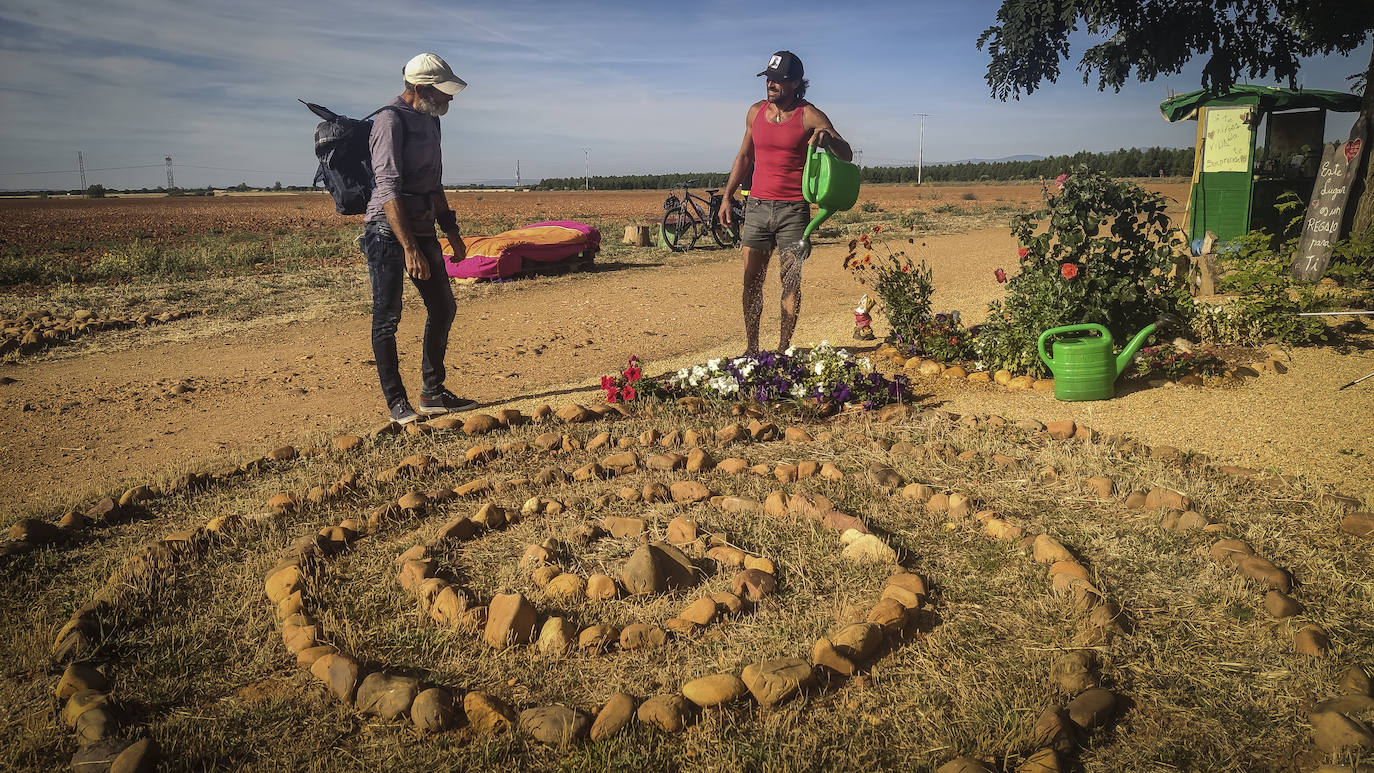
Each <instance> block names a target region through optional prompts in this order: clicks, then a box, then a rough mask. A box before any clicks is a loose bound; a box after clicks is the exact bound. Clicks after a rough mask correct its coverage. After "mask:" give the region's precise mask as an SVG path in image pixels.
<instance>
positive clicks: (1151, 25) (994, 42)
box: [978, 0, 1374, 100]
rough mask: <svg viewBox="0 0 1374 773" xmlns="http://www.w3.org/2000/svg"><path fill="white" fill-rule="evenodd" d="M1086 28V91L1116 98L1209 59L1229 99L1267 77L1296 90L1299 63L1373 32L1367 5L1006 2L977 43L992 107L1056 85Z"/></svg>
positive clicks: (1214, 80) (1209, 69)
mask: <svg viewBox="0 0 1374 773" xmlns="http://www.w3.org/2000/svg"><path fill="white" fill-rule="evenodd" d="M1080 20H1081V23H1082V27H1084V28H1086V29H1087V30H1089V31H1091V32H1093V33H1095V34H1096V35H1097V36H1099V37H1100V38H1102V42H1101V43H1098V44H1097V45H1094V46H1092V47H1090V48H1088V49H1087V51H1085V52H1084V54H1083V59H1082V60H1081V61H1080V62H1079V65H1078V69H1079V70H1081V71H1082V73H1083V82H1084V83H1088V82H1089V79H1090V78H1091V77H1092V76H1093V75H1094V74H1096V75H1097V79H1098V80H1097V88H1098V90H1099V91H1102V90H1105V89H1106V88H1107V87H1108V86H1110V87H1112V89H1114V90H1116V91H1120V90H1121V87H1122V85H1124V84H1125V82H1126V80H1127V79H1128V78H1129V77H1130V76H1131V75H1132V74H1134V75H1135V77H1136V78H1137V79H1138V80H1140V81H1141V82H1142V83H1145V82H1149V81H1152V80H1154V79H1155V78H1157V77H1159V76H1161V75H1171V74H1176V73H1178V72H1180V71H1182V69H1183V67H1184V65H1186V64H1187V63H1188V62H1189V61H1191V60H1192V59H1193V58H1194V57H1195V56H1197V55H1204V56H1206V57H1207V60H1206V62H1205V63H1204V64H1203V67H1202V85H1203V86H1204V87H1206V88H1210V89H1213V90H1217V91H1225V90H1226V89H1227V88H1229V87H1230V86H1231V85H1232V84H1234V83H1235V82H1236V81H1237V79H1239V78H1240V77H1242V76H1244V77H1247V78H1251V79H1259V78H1266V79H1267V78H1268V77H1270V75H1271V73H1272V77H1273V80H1274V81H1278V82H1282V81H1287V82H1288V83H1289V84H1290V85H1291V86H1294V87H1296V85H1297V83H1296V81H1297V74H1298V69H1299V66H1300V64H1301V59H1302V57H1305V56H1314V55H1317V54H1328V53H1333V52H1335V53H1348V52H1350V51H1353V50H1354V49H1356V48H1358V47H1359V46H1360V45H1361V44H1363V43H1364V42H1365V41H1366V40H1368V38H1369V33H1370V31H1371V30H1374V4H1370V3H1344V2H1342V3H1330V2H1314V3H1273V2H1268V3H1257V2H1251V0H1174V1H1173V2H1170V3H1153V4H1151V5H1150V8H1149V11H1148V12H1142V10H1141V4H1140V3H1139V2H1137V0H1100V1H1098V0H1095V1H1094V2H1088V0H1059V1H1058V2H1044V0H1003V2H1002V6H1001V8H999V9H998V11H997V24H995V25H993V26H991V27H988V28H987V29H986V30H984V31H983V34H982V35H980V36H979V37H978V48H979V49H982V48H983V47H984V46H986V47H987V51H988V54H989V56H990V57H991V60H990V61H989V63H988V71H987V76H986V79H987V82H988V86H989V87H991V89H992V95H993V96H994V97H996V98H998V99H1001V100H1006V99H1008V98H1018V99H1019V98H1020V95H1021V94H1022V93H1025V94H1030V93H1031V92H1033V91H1035V89H1036V88H1038V87H1039V86H1040V84H1041V83H1042V82H1044V81H1049V82H1051V83H1053V82H1055V81H1057V80H1058V79H1059V62H1060V60H1061V59H1067V58H1068V54H1069V37H1070V36H1071V35H1072V34H1073V33H1074V32H1075V31H1076V30H1078V29H1079V24H1080Z"/></svg>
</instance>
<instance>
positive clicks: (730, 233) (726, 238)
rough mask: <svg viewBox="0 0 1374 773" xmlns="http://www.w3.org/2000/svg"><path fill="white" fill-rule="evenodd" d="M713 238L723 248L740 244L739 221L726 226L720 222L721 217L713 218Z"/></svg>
mask: <svg viewBox="0 0 1374 773" xmlns="http://www.w3.org/2000/svg"><path fill="white" fill-rule="evenodd" d="M711 239H712V240H714V241H715V243H716V244H717V245H718V246H720V248H721V249H728V248H730V247H735V246H737V245H738V244H739V223H738V222H736V223H734V224H733V227H730V226H726V225H725V224H724V223H722V222H720V219H719V218H712V219H711Z"/></svg>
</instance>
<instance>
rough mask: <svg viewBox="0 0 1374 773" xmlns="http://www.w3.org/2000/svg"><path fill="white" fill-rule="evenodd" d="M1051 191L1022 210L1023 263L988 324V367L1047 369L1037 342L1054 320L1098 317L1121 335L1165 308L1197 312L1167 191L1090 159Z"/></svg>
mask: <svg viewBox="0 0 1374 773" xmlns="http://www.w3.org/2000/svg"><path fill="white" fill-rule="evenodd" d="M1051 187H1054V188H1056V190H1055V191H1054V192H1051V190H1050V188H1051ZM1045 197H1046V201H1047V206H1046V208H1044V209H1041V210H1039V211H1036V212H1031V213H1027V214H1023V215H1018V216H1016V217H1015V218H1013V220H1012V234H1013V235H1014V236H1015V237H1016V239H1017V242H1018V243H1019V244H1021V245H1022V248H1021V250H1020V253H1019V255H1018V257H1019V260H1020V263H1021V269H1020V272H1019V273H1018V274H1017V275H1016V276H1015V277H1014V278H1012V279H1011V280H1010V283H1009V284H1008V287H1007V295H1006V299H1005V300H1004V301H994V302H993V303H992V304H990V305H989V307H988V311H989V314H988V321H987V322H986V323H985V324H984V325H983V326H982V328H981V329H980V331H979V336H978V341H977V344H976V346H977V350H978V353H979V355H980V358H981V359H982V360H983V362H984V364H985V365H986V366H987V367H988V368H990V369H998V368H1006V369H1007V370H1011V371H1013V372H1030V373H1038V374H1043V373H1045V372H1046V369H1045V367H1044V365H1043V363H1041V361H1040V357H1039V354H1038V351H1037V345H1036V343H1037V341H1038V339H1039V337H1040V334H1041V333H1042V332H1044V331H1045V330H1048V329H1049V328H1052V327H1060V326H1062V325H1074V324H1082V323H1091V322H1095V323H1098V324H1101V325H1103V326H1104V327H1106V328H1107V329H1108V330H1109V331H1111V334H1112V338H1113V339H1114V340H1115V341H1116V342H1117V343H1118V344H1120V343H1123V342H1125V341H1127V340H1129V339H1130V338H1131V337H1133V336H1134V335H1135V334H1136V333H1137V332H1139V331H1140V330H1141V329H1142V328H1144V327H1145V326H1146V325H1149V324H1150V323H1152V322H1154V321H1155V320H1156V319H1158V317H1159V316H1160V315H1161V314H1162V313H1165V312H1169V313H1174V314H1178V315H1179V316H1182V317H1184V318H1188V317H1190V316H1191V315H1192V298H1191V297H1190V296H1189V294H1188V290H1187V286H1186V283H1185V282H1184V280H1183V279H1180V278H1171V276H1170V273H1171V272H1172V270H1173V255H1174V250H1175V247H1176V245H1177V242H1178V241H1179V240H1178V238H1177V237H1176V236H1174V235H1173V234H1171V233H1170V229H1169V219H1168V217H1167V216H1166V215H1165V214H1164V209H1165V202H1164V198H1163V197H1162V196H1160V195H1158V194H1153V193H1149V192H1147V191H1145V190H1144V189H1143V188H1141V187H1140V186H1138V185H1134V184H1130V183H1125V182H1121V181H1117V180H1113V179H1111V178H1110V177H1109V176H1107V175H1106V174H1104V173H1101V172H1092V171H1089V170H1088V169H1086V168H1080V169H1079V170H1078V171H1076V172H1075V173H1074V174H1073V175H1071V176H1070V175H1061V176H1060V177H1059V178H1058V179H1057V180H1056V181H1055V182H1054V184H1053V185H1052V186H1046V187H1045ZM1000 278H1001V277H1000V275H999V281H1000Z"/></svg>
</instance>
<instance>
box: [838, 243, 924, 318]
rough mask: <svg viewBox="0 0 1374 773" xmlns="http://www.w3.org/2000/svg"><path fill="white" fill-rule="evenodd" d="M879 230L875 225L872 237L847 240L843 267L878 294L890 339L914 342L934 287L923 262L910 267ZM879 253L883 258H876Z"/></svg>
mask: <svg viewBox="0 0 1374 773" xmlns="http://www.w3.org/2000/svg"><path fill="white" fill-rule="evenodd" d="M882 231H883V227H882V226H881V225H876V226H873V231H872V233H871V234H869V233H866V234H862V235H861V236H859V238H857V239H852V240H850V242H849V255H848V256H846V257H845V259H844V267H845V268H847V269H849V270H850V271H853V272H854V273H855V274H856V275H857V277H858V279H859V281H860V282H863V283H864V284H866V285H868V286H869V287H872V288H873V290H874V292H876V293H877V295H878V298H879V300H881V301H882V311H883V316H885V317H887V321H888V325H889V326H890V327H891V330H892V332H891V333H890V334H889V338H893V339H896V340H900V341H903V342H907V343H910V342H913V341H915V340H917V338H918V333H919V331H920V329H921V328H922V326H923V325H924V323H925V322H927V321H928V320H930V319H931V313H930V296H931V294H932V293H933V292H935V286H934V284H933V283H932V281H931V273H930V267H929V266H927V265H926V264H925V261H921V262H920V263H917V264H913V263H912V262H911V260H910V259H909V258H908V257H907V254H906V251H905V250H898V251H893V249H892V248H891V247H890V246H889V245H888V243H887V240H886V239H884V238H883V237H881V236H880V234H881V233H882ZM878 250H881V251H882V252H885V253H886V255H879V256H878V257H876V258H875V256H874V253H875V252H877V251H878Z"/></svg>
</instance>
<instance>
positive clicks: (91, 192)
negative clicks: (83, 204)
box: [86, 183, 105, 199]
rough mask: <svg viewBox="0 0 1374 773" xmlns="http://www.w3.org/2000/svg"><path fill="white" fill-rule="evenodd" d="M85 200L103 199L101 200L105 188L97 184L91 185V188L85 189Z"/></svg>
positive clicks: (103, 196)
mask: <svg viewBox="0 0 1374 773" xmlns="http://www.w3.org/2000/svg"><path fill="white" fill-rule="evenodd" d="M86 198H88V199H103V198H105V186H103V185H101V184H99V183H96V184H95V185H92V186H91V187H89V188H87V189H86Z"/></svg>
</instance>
